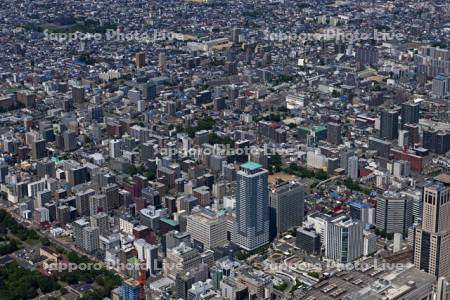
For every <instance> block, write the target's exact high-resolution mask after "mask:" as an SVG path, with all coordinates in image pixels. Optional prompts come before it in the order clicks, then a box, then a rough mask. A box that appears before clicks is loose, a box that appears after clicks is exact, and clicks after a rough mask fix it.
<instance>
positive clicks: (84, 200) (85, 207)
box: [75, 189, 95, 216]
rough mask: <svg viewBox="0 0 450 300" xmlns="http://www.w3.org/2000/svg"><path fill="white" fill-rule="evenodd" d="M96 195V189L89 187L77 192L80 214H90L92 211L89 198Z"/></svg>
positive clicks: (76, 201)
mask: <svg viewBox="0 0 450 300" xmlns="http://www.w3.org/2000/svg"><path fill="white" fill-rule="evenodd" d="M94 195H95V191H94V190H93V189H87V190H85V191H80V192H78V193H76V194H75V196H76V200H75V204H76V208H77V213H78V215H79V216H90V214H91V213H90V210H89V198H90V197H91V196H94Z"/></svg>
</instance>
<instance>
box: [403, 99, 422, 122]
mask: <svg viewBox="0 0 450 300" xmlns="http://www.w3.org/2000/svg"><path fill="white" fill-rule="evenodd" d="M419 110H420V104H419V103H414V102H405V103H402V113H401V115H402V127H403V125H405V124H417V123H419Z"/></svg>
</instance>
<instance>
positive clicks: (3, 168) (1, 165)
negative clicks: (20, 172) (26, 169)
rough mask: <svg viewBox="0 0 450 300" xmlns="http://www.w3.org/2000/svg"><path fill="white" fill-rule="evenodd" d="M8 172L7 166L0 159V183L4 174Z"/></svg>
mask: <svg viewBox="0 0 450 300" xmlns="http://www.w3.org/2000/svg"><path fill="white" fill-rule="evenodd" d="M8 173H9V167H8V165H7V164H6V163H4V162H3V161H0V183H4V182H5V178H6V175H8Z"/></svg>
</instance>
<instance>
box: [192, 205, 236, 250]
mask: <svg viewBox="0 0 450 300" xmlns="http://www.w3.org/2000/svg"><path fill="white" fill-rule="evenodd" d="M186 232H188V233H190V234H191V238H192V241H193V242H194V244H201V246H202V247H204V248H206V249H214V248H218V247H223V246H224V245H225V244H226V243H227V219H226V218H225V217H224V216H220V215H219V214H216V213H215V212H214V211H212V210H209V209H206V208H198V209H194V211H193V212H192V214H191V215H189V216H188V217H187V227H186Z"/></svg>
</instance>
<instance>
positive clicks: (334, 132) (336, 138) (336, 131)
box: [327, 122, 342, 145]
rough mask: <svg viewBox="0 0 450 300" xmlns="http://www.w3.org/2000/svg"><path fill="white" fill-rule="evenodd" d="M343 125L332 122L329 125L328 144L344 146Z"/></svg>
mask: <svg viewBox="0 0 450 300" xmlns="http://www.w3.org/2000/svg"><path fill="white" fill-rule="evenodd" d="M341 127H342V126H341V125H340V124H338V123H334V122H330V123H328V124H327V142H328V143H331V144H335V145H340V144H342V136H341V134H342V133H341Z"/></svg>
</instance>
